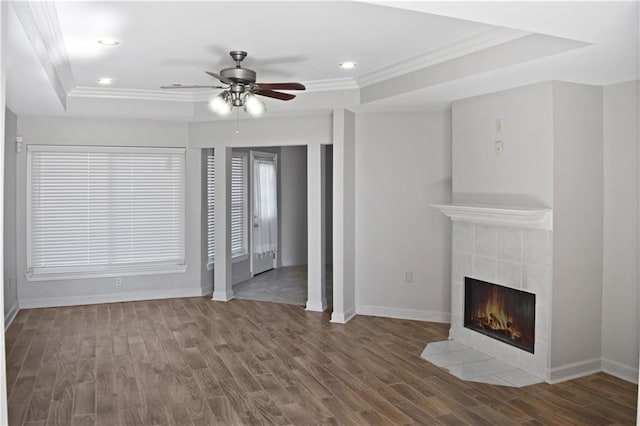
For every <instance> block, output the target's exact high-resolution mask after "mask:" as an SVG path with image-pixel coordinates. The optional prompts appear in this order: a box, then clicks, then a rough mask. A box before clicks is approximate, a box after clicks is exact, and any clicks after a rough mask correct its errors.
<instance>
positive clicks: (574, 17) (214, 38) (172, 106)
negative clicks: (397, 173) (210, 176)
mask: <svg viewBox="0 0 640 426" xmlns="http://www.w3.org/2000/svg"><path fill="white" fill-rule="evenodd" d="M55 6H56V7H55V9H56V12H57V17H58V24H59V29H60V32H61V35H62V38H63V39H64V47H65V49H66V52H67V56H68V58H69V62H70V65H71V70H72V73H73V80H74V84H75V87H74V88H71V90H70V93H69V94H68V98H67V103H68V109H67V112H66V113H65V112H64V110H63V109H62V107H61V104H60V102H59V101H57V99H56V97H55V92H54V91H53V89H52V88H51V85H50V84H47V83H48V82H47V78H46V73H44V71H43V65H42V58H40V57H38V55H37V54H36V53H35V52H34V50H33V49H31V48H30V43H29V40H28V38H27V34H25V31H24V30H23V29H22V28H21V25H20V21H19V20H18V19H17V18H16V16H15V15H13V14H10V16H9V25H8V30H7V31H8V37H7V39H8V52H9V54H8V69H7V104H8V106H9V107H10V108H11V109H13V110H14V111H15V112H16V113H18V114H19V115H64V114H66V115H113V116H118V115H123V116H129V117H131V116H136V111H140V110H141V108H140V102H143V101H144V102H145V105H148V103H149V102H157V103H159V104H160V106H159V107H158V108H151V109H150V108H148V107H146V108H144V109H145V110H146V111H162V112H161V113H160V112H158V113H152V115H155V116H157V118H168V119H172V118H173V119H180V120H195V119H211V118H213V117H211V116H209V115H208V113H207V112H206V109H203V108H199V107H198V103H202V102H204V101H206V99H207V98H208V97H210V96H211V95H212V94H214V93H215V92H208V91H204V92H203V91H195V92H194V91H192V92H191V93H184V94H183V93H180V94H177V93H175V91H173V92H172V93H171V94H169V93H167V92H162V91H160V90H159V89H158V88H159V86H161V85H165V84H170V83H176V82H182V83H196V84H216V82H215V81H214V80H213V79H211V78H210V77H208V76H207V75H205V74H204V72H203V71H204V70H205V69H206V70H210V71H218V70H219V69H220V68H223V67H229V66H232V65H233V62H232V61H231V58H230V57H229V56H228V54H227V52H228V51H229V50H234V49H241V50H246V51H248V52H249V56H248V58H247V59H246V60H245V62H244V63H243V65H246V66H249V67H251V68H253V69H255V70H256V71H257V72H258V80H259V81H263V82H272V81H302V82H304V83H306V84H307V85H308V87H309V89H310V90H309V91H308V92H304V93H301V94H299V96H298V98H297V99H296V100H294V101H291V102H286V103H285V102H279V101H275V100H268V108H269V110H270V112H271V113H274V114H275V113H287V111H294V110H295V112H296V113H299V112H300V110H306V109H308V110H309V111H317V110H330V109H332V108H340V107H349V108H353V109H356V110H403V109H430V108H431V109H432V108H443V107H447V106H448V104H449V102H451V101H452V100H454V99H459V98H464V97H468V96H474V95H477V94H481V93H487V92H491V91H496V90H501V89H505V88H509V87H514V86H518V85H522V84H528V83H533V82H537V81H544V80H549V79H558V80H567V81H575V82H580V83H587V84H598V85H605V84H611V83H615V82H619V81H627V80H632V79H636V78H638V3H637V2H600V3H577V2H573V3H572V2H565V3H556V2H539V3H519V2H496V3H486V2H471V3H465V2H406V3H401V2H391V3H384V4H382V3H381V4H371V3H368V2H94V1H88V2H57V3H56V4H55ZM234 17H237V19H234ZM27 32H29V31H27ZM105 37H115V38H117V39H119V40H121V42H122V44H121V45H120V46H117V47H105V46H101V45H99V44H97V43H96V41H97V40H98V39H100V38H105ZM527 37H529V38H527ZM567 39H569V40H567ZM523 42H524V44H522V43H523ZM510 43H511V44H510ZM518 43H520V44H518ZM510 46H512V50H514V49H519V50H520V51H517V52H515V53H513V54H512V53H509V50H508V48H509V47H510ZM518 46H526V49H525V50H526V51H525V52H523V51H522V49H523V48H522V47H518ZM545 46H546V47H545ZM491 49H494V50H495V49H503V50H496V52H498V53H496V54H498V55H499V56H495V55H494V58H497V60H490V59H491V58H492V56H490V52H491ZM346 60H354V61H356V62H357V63H358V67H357V68H355V69H353V70H343V69H340V68H339V67H338V63H340V62H343V61H346ZM456 61H457V62H456ZM487 61H489V62H490V63H487ZM457 64H459V65H457ZM457 66H458V67H459V68H458V70H456V67H457ZM447 67H448V68H447ZM462 68H464V72H458V71H461V69H462ZM452 69H453V70H454V71H453V72H451V70H452ZM437 72H440V74H443V73H444V74H445V75H440V76H438V77H437V78H434V77H433V76H434V75H436V73H437ZM101 77H111V78H113V79H114V84H113V85H112V86H109V87H108V88H104V87H101V86H99V85H98V84H97V83H96V80H97V79H98V78H101ZM396 86H397V87H398V88H399V90H400V88H402V87H405V89H402V90H400V91H401V93H400V94H397V95H396V93H394V90H393V88H394V87H396ZM414 87H415V89H414ZM362 100H365V101H366V103H364V104H363V103H362ZM185 103H188V104H189V105H193V107H189V108H185ZM198 111H200V112H198ZM141 114H142V112H141ZM142 115H144V114H142Z"/></svg>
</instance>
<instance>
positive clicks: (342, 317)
mask: <svg viewBox="0 0 640 426" xmlns="http://www.w3.org/2000/svg"><path fill="white" fill-rule="evenodd" d="M355 316H356V308H355V306H352V307H351V308H349V309H347V310H345V311H344V312H335V311H334V312H333V313H332V314H331V321H330V322H332V323H334V324H346V323H348V322H349V321H351V320H352V319H353V317H355Z"/></svg>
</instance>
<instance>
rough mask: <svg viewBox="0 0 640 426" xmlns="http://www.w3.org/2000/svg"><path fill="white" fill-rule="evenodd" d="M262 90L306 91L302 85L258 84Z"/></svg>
mask: <svg viewBox="0 0 640 426" xmlns="http://www.w3.org/2000/svg"><path fill="white" fill-rule="evenodd" d="M256 85H257V86H258V88H259V89H260V90H305V89H306V87H304V84H302V83H256Z"/></svg>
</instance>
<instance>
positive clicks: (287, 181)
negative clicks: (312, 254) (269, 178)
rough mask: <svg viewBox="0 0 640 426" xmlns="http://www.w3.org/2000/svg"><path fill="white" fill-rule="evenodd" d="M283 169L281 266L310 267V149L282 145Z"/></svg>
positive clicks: (281, 180)
mask: <svg viewBox="0 0 640 426" xmlns="http://www.w3.org/2000/svg"><path fill="white" fill-rule="evenodd" d="M278 167H279V168H280V199H281V201H280V227H281V231H280V255H281V260H282V266H294V265H306V264H307V148H306V147H305V146H283V147H282V148H281V150H280V158H279V161H278Z"/></svg>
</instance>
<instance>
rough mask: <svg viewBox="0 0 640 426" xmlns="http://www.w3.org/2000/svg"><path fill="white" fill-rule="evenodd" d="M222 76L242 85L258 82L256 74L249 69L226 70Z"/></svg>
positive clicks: (221, 73) (221, 72)
mask: <svg viewBox="0 0 640 426" xmlns="http://www.w3.org/2000/svg"><path fill="white" fill-rule="evenodd" d="M220 75H221V76H222V77H224V78H226V79H227V80H231V81H233V82H235V83H240V84H253V83H255V82H256V72H255V71H254V70H250V69H249V68H225V69H223V70H222V71H220Z"/></svg>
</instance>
